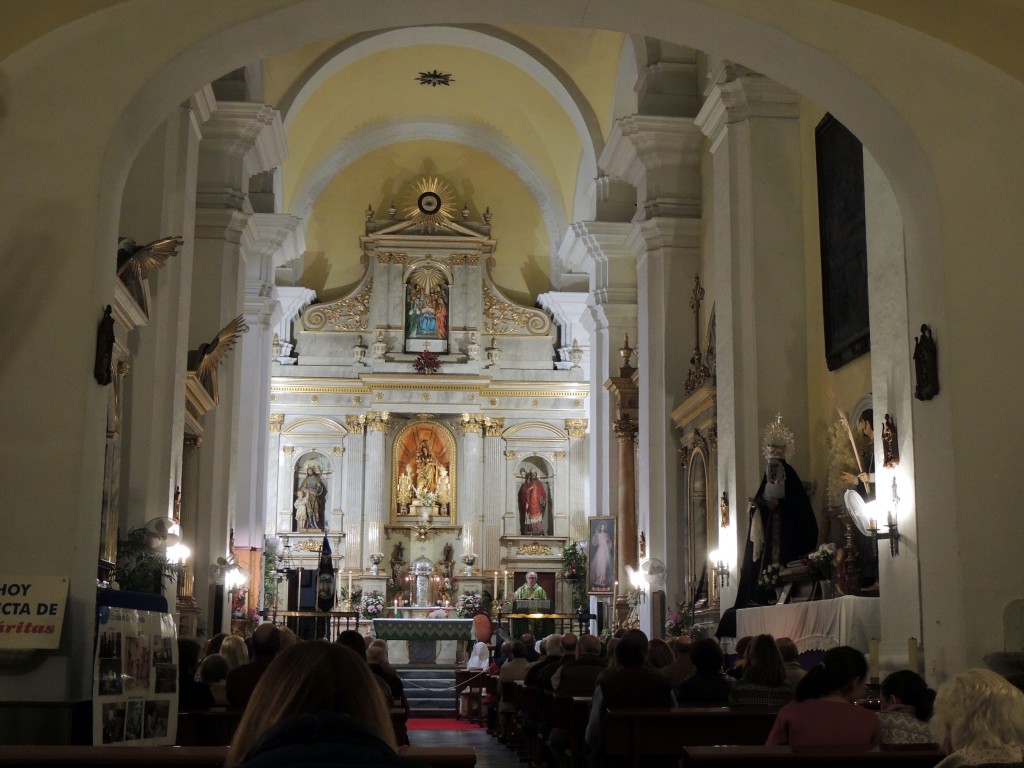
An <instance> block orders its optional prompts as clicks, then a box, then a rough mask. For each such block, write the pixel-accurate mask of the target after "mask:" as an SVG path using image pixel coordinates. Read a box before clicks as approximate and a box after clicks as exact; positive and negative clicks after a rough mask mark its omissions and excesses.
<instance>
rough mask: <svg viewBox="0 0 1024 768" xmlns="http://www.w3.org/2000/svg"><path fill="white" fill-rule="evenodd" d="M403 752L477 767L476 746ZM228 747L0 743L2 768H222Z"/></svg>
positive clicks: (437, 764) (441, 765) (437, 767)
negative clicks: (2, 744) (100, 767)
mask: <svg viewBox="0 0 1024 768" xmlns="http://www.w3.org/2000/svg"><path fill="white" fill-rule="evenodd" d="M398 751H399V754H402V755H406V756H408V757H412V758H415V759H416V760H419V761H421V762H423V763H426V764H427V765H429V766H432V768H473V767H474V766H475V765H476V750H475V749H473V748H472V747H401V748H400V749H399V750H398ZM227 756H228V748H227V747H112V746H98V747H88V746H56V747H49V746H21V745H19V746H7V745H4V746H0V766H2V768H81V767H82V766H111V768H135V767H136V766H140V765H145V766H147V767H148V768H221V766H223V765H224V760H225V758H226V757H227Z"/></svg>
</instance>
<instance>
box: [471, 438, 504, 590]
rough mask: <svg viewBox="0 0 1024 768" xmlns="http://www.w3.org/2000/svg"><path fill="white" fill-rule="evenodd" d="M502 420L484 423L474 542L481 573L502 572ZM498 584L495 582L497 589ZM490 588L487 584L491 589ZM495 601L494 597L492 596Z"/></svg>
mask: <svg viewBox="0 0 1024 768" xmlns="http://www.w3.org/2000/svg"><path fill="white" fill-rule="evenodd" d="M504 426H505V420H504V419H486V420H485V421H484V435H485V437H484V486H483V487H484V488H485V489H486V492H485V493H484V502H483V503H482V504H481V505H480V525H479V527H478V530H479V531H480V538H479V539H477V540H476V551H477V554H479V555H480V560H479V561H478V565H479V566H480V568H481V570H482V571H495V570H503V568H502V565H501V535H502V528H501V520H502V517H503V516H504V513H505V510H504V509H502V505H501V503H495V502H497V501H498V500H499V499H504V498H506V496H508V494H506V493H505V492H504V481H505V440H504V438H503V437H502V436H501V430H502V429H503V428H504ZM485 585H486V582H485ZM500 586H501V581H500V578H499V587H500ZM493 587H494V585H493V583H492V584H491V588H492V589H493ZM495 597H497V596H495Z"/></svg>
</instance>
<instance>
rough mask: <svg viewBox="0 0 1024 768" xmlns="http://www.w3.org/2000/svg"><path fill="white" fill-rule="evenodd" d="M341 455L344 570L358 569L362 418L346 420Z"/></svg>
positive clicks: (363, 456) (363, 458)
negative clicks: (342, 453) (345, 435)
mask: <svg viewBox="0 0 1024 768" xmlns="http://www.w3.org/2000/svg"><path fill="white" fill-rule="evenodd" d="M345 426H346V427H347V428H348V436H347V437H346V438H345V455H344V456H343V457H342V467H343V469H342V487H343V488H344V497H343V498H342V502H341V504H342V507H341V509H342V519H343V520H344V522H343V524H342V527H343V529H344V532H345V563H344V565H343V567H344V568H345V569H346V570H351V569H358V568H359V564H360V561H361V559H360V555H361V552H362V547H363V526H362V510H363V481H364V467H365V465H366V443H367V440H366V417H365V416H346V417H345Z"/></svg>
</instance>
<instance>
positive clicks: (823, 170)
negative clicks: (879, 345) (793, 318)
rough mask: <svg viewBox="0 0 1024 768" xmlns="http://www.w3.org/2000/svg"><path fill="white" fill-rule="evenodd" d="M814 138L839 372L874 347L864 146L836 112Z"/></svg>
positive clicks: (828, 349) (832, 345)
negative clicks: (869, 313)
mask: <svg viewBox="0 0 1024 768" xmlns="http://www.w3.org/2000/svg"><path fill="white" fill-rule="evenodd" d="M814 139H815V142H814V143H815V150H816V153H817V161H818V227H819V232H820V239H821V290H822V305H823V306H822V310H823V312H822V314H823V318H824V324H825V362H826V363H827V364H828V369H829V370H830V371H834V370H836V369H837V368H841V367H842V366H844V365H846V364H847V363H849V362H850V361H851V360H854V359H856V358H858V357H860V356H861V355H863V354H865V353H866V352H868V351H869V350H870V349H871V328H870V322H869V318H868V256H867V229H866V225H865V212H864V151H863V148H862V146H861V143H860V141H859V140H858V139H857V137H856V136H854V135H853V134H852V133H850V131H849V130H848V129H847V128H846V127H845V126H844V125H843V124H842V123H840V122H839V121H838V120H836V119H835V118H834V117H832V115H825V117H824V118H823V119H822V121H821V122H820V123H819V124H818V126H817V128H816V129H815V132H814Z"/></svg>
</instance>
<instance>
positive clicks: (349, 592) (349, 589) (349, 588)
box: [299, 571, 352, 600]
mask: <svg viewBox="0 0 1024 768" xmlns="http://www.w3.org/2000/svg"><path fill="white" fill-rule="evenodd" d="M299 583H300V584H301V582H299ZM348 599H349V600H351V599H352V571H349V572H348Z"/></svg>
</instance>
